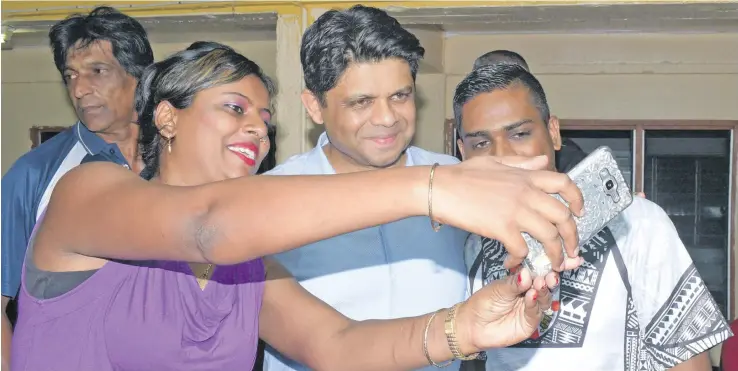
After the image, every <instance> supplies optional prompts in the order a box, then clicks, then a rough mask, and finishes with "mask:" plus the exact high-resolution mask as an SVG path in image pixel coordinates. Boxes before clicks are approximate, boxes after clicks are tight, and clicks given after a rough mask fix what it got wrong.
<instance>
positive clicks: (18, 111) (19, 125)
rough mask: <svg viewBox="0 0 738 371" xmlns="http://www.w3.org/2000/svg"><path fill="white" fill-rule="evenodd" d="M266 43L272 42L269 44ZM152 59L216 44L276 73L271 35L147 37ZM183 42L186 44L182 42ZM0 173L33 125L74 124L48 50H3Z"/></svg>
mask: <svg viewBox="0 0 738 371" xmlns="http://www.w3.org/2000/svg"><path fill="white" fill-rule="evenodd" d="M270 39H271V40H270ZM151 40H152V47H153V48H154V54H155V58H156V60H159V59H161V58H162V57H165V56H167V55H169V54H171V53H173V52H176V51H178V50H181V49H184V48H186V47H187V46H188V45H189V44H190V43H191V41H194V40H217V41H221V42H223V43H226V44H228V45H230V46H231V47H233V48H235V49H236V50H238V51H240V52H241V53H243V54H244V55H246V56H247V57H249V58H251V59H253V60H254V61H255V62H256V63H258V64H259V65H260V66H262V68H263V69H264V70H265V72H266V73H267V74H268V75H270V76H275V74H276V53H277V49H276V38H275V36H274V35H273V33H263V34H253V33H252V34H248V35H239V34H237V33H231V34H228V35H227V36H226V35H223V34H203V33H198V34H187V33H185V34H178V35H171V34H160V35H157V34H152V35H151ZM182 40H185V41H182ZM0 59H1V63H2V66H1V67H2V103H1V104H2V110H0V112H1V115H2V116H1V117H0V130H1V131H2V135H0V140H1V141H2V143H1V145H2V173H3V174H5V172H6V171H7V170H8V169H9V168H10V166H11V165H12V164H13V162H15V160H17V159H18V157H20V156H21V155H23V154H24V153H26V152H27V151H28V150H29V149H30V148H31V139H30V134H29V129H30V128H31V127H32V126H70V125H73V124H74V123H75V122H76V116H75V114H74V111H73V110H72V109H71V105H70V103H69V99H68V97H67V93H66V90H65V89H64V86H63V84H62V83H61V78H60V75H59V72H58V71H57V70H56V67H55V66H54V61H53V57H52V55H51V51H50V49H49V48H48V46H46V45H39V46H30V47H19V48H15V49H13V50H3V51H2V58H0Z"/></svg>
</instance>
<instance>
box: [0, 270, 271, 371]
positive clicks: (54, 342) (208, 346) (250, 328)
mask: <svg viewBox="0 0 738 371" xmlns="http://www.w3.org/2000/svg"><path fill="white" fill-rule="evenodd" d="M135 264H137V263H134V264H128V263H123V262H116V261H110V262H108V263H106V264H105V265H104V266H103V267H102V268H101V269H99V270H98V271H97V272H95V273H94V274H92V276H91V277H90V278H88V279H87V280H85V281H84V282H82V283H81V284H80V285H79V286H77V287H75V288H74V289H72V290H71V291H69V292H66V293H64V294H62V295H61V296H58V297H54V298H51V299H45V300H40V299H37V298H35V297H33V296H31V295H30V294H29V292H28V290H27V287H26V282H25V275H26V267H25V266H24V269H23V284H22V287H21V292H20V295H19V304H18V306H19V308H18V323H17V326H16V328H15V333H14V336H13V345H12V357H11V362H12V365H11V370H12V371H24V370H26V371H37V370H38V371H50V370H64V371H70V370H77V371H87V370H89V371H93V370H94V371H108V370H111V371H112V370H117V371H126V370H136V371H143V370H156V371H165V370H177V371H189V370H215V371H231V370H239V371H240V370H251V368H252V367H253V364H254V359H255V357H256V347H257V341H258V334H259V326H258V321H259V310H260V308H261V300H262V294H263V290H264V278H265V271H264V264H263V262H262V260H261V259H257V260H252V261H249V262H246V263H242V264H238V265H232V266H218V267H215V269H214V271H213V275H212V277H211V280H210V282H208V284H207V286H205V289H204V290H201V289H200V287H199V286H198V284H197V280H196V278H195V276H194V275H193V274H192V271H191V269H190V267H189V265H188V264H187V263H182V262H161V261H159V262H146V263H140V264H138V265H135Z"/></svg>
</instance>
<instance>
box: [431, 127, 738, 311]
mask: <svg viewBox="0 0 738 371" xmlns="http://www.w3.org/2000/svg"><path fill="white" fill-rule="evenodd" d="M560 126H561V130H598V131H601V130H618V131H622V130H630V131H633V133H634V136H633V159H634V169H633V172H634V175H635V176H634V181H635V186H634V188H635V191H637V192H643V175H644V174H643V172H644V162H645V153H644V151H645V132H646V130H649V131H654V130H730V131H731V140H732V143H731V159H732V161H731V163H730V167H731V175H732V176H731V178H730V185H729V187H730V188H729V189H730V194H729V203H730V219H729V220H730V226H729V231H728V233H729V238H728V240H729V246H728V248H729V249H730V250H729V251H728V259H729V262H728V265H729V267H730V268H729V271H728V291H729V295H728V296H729V297H728V315H729V316H730V318H735V317H736V308H735V307H736V305H735V299H736V297H735V295H736V293H735V291H736V290H735V289H736V288H735V277H734V275H735V255H736V251H735V240H736V235H735V230H736V228H735V224H736V220H735V219H736V205H735V202H736V193H738V192H737V191H738V190H737V189H736V186H737V185H738V184H737V183H736V178H737V177H736V170H737V168H738V121H737V120H564V119H560ZM455 129H456V120H455V119H447V120H446V121H445V123H444V145H445V146H444V147H445V152H446V154H449V155H451V156H455V153H454V152H455V150H456V133H455Z"/></svg>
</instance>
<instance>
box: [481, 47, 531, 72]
mask: <svg viewBox="0 0 738 371" xmlns="http://www.w3.org/2000/svg"><path fill="white" fill-rule="evenodd" d="M497 63H512V64H518V65H520V66H521V67H523V68H524V69H525V70H526V71H529V72H530V68H528V62H526V61H525V58H523V56H522V55H520V54H518V53H516V52H513V51H510V50H502V49H501V50H493V51H491V52H488V53H484V54H482V55H481V56H479V58H477V59H476V60H475V61H474V67H473V69H477V68H479V67H481V66H488V65H490V64H497Z"/></svg>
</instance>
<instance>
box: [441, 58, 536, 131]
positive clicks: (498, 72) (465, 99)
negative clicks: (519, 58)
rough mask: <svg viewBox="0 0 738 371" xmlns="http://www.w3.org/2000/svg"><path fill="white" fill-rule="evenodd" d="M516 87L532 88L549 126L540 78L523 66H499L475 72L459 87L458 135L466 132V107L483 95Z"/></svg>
mask: <svg viewBox="0 0 738 371" xmlns="http://www.w3.org/2000/svg"><path fill="white" fill-rule="evenodd" d="M515 84H520V85H521V86H524V87H525V88H526V89H528V92H529V95H530V99H531V103H532V104H533V105H534V106H535V107H536V109H538V112H539V113H540V115H541V120H543V123H544V124H545V125H548V120H549V118H550V113H549V110H548V102H547V101H546V93H545V92H544V91H543V86H541V83H540V82H538V79H536V78H535V76H533V75H532V74H531V73H530V72H528V71H526V70H525V69H524V68H523V67H521V66H520V65H517V64H508V63H498V64H492V65H487V66H482V67H479V68H477V69H475V70H473V71H472V72H471V73H470V74H468V75H467V76H466V77H465V78H464V79H463V80H461V82H460V83H459V85H457V86H456V91H455V92H454V117H455V118H456V129H457V130H458V132H459V133H462V125H461V122H462V120H463V119H464V118H463V116H462V114H461V112H462V109H463V108H464V105H465V104H467V103H469V101H471V100H472V99H474V98H475V97H476V96H478V95H480V94H484V93H491V92H493V91H497V90H504V89H508V88H510V87H511V86H513V85H515Z"/></svg>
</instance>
